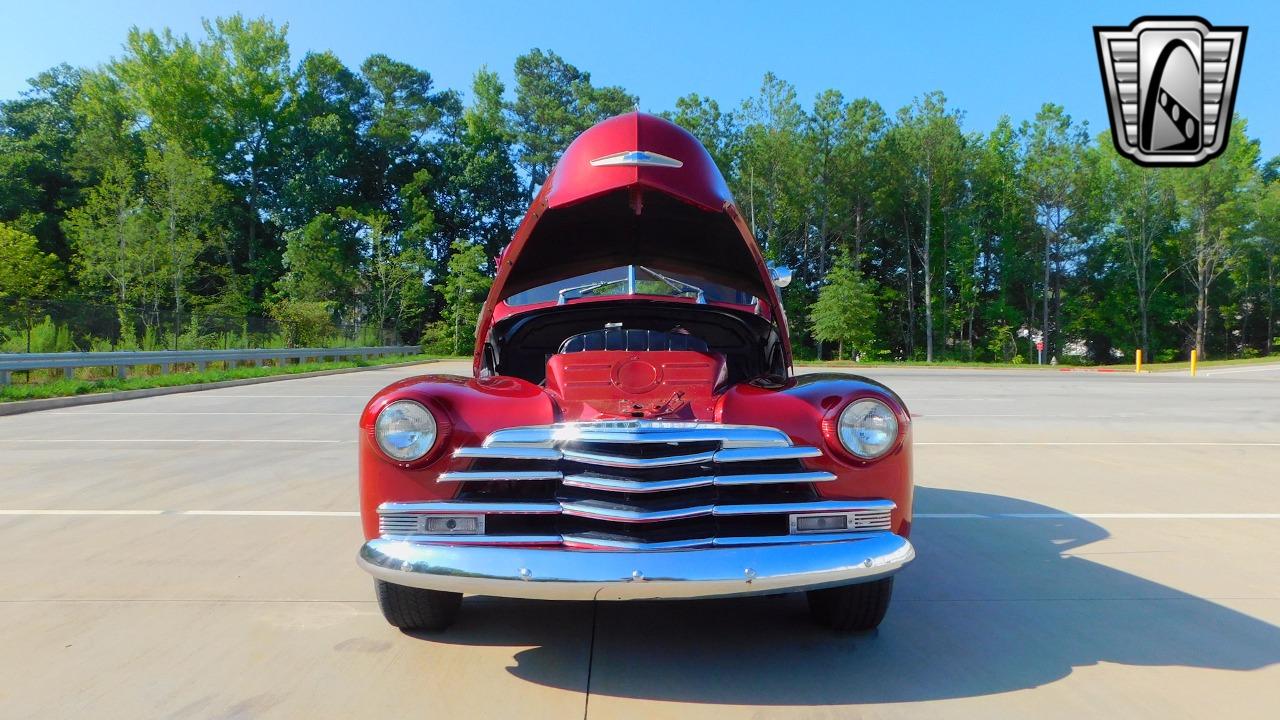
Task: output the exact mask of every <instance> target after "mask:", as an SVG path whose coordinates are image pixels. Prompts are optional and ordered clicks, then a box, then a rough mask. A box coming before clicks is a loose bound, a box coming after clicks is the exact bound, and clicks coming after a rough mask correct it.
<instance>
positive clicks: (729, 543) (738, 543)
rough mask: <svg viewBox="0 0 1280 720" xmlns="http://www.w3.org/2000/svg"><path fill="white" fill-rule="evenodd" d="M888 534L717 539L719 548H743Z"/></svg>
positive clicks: (868, 532) (874, 531)
mask: <svg viewBox="0 0 1280 720" xmlns="http://www.w3.org/2000/svg"><path fill="white" fill-rule="evenodd" d="M881 532H887V531H886V530H876V529H872V530H863V531H861V532H859V531H857V530H847V531H845V532H833V533H807V534H804V535H759V536H742V537H718V538H716V539H715V543H714V544H715V545H716V546H717V547H743V546H746V545H788V544H793V543H819V542H840V541H843V540H855V539H857V538H859V537H864V536H866V535H870V534H873V533H881Z"/></svg>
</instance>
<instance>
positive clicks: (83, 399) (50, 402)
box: [0, 360, 444, 416]
mask: <svg viewBox="0 0 1280 720" xmlns="http://www.w3.org/2000/svg"><path fill="white" fill-rule="evenodd" d="M435 362H444V361H442V360H410V361H408V362H400V363H388V364H386V365H371V366H369V367H353V368H334V369H332V370H315V371H313V372H305V373H293V374H284V375H267V376H264V377H256V378H244V379H242V380H221V381H219V382H210V383H193V384H191V385H173V386H170V387H158V388H143V389H141V390H120V391H117V392H106V393H89V394H86V395H68V396H66V397H56V398H41V399H39V400H16V401H14V402H6V403H0V416H4V415H21V414H23V413H29V412H36V411H38V410H56V409H58V408H67V407H76V406H78V405H97V404H99V403H109V402H116V401H118V400H136V399H138V398H149V397H159V396H160V395H177V394H178V393H189V392H199V391H201V390H218V389H221V388H232V387H240V386H242V385H258V384H261V383H269V382H280V381H282V380H298V379H301V378H311V377H323V376H325V375H345V374H346V373H354V372H365V371H367V370H386V369H389V368H400V367H410V366H413V365H426V364H428V363H435Z"/></svg>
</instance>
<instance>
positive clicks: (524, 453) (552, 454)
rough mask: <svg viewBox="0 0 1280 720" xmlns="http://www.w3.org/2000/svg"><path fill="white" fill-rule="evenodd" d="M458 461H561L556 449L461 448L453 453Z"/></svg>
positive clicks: (504, 446) (503, 446) (507, 446)
mask: <svg viewBox="0 0 1280 720" xmlns="http://www.w3.org/2000/svg"><path fill="white" fill-rule="evenodd" d="M453 456H454V457H455V458H458V459H472V460H535V461H549V462H555V461H557V460H559V459H561V457H562V456H561V454H560V451H559V450H556V449H555V448H537V447H512V446H509V445H502V446H498V447H460V448H458V449H457V450H454V451H453Z"/></svg>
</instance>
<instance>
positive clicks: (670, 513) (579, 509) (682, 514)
mask: <svg viewBox="0 0 1280 720" xmlns="http://www.w3.org/2000/svg"><path fill="white" fill-rule="evenodd" d="M715 508H716V506H715V505H691V506H689V507H682V508H670V509H667V510H631V509H629V508H626V507H620V506H611V505H607V504H604V503H601V502H599V501H598V500H581V501H576V502H562V503H560V509H561V512H562V513H564V514H565V515H570V516H573V517H583V518H592V519H595V520H613V521H615V522H625V523H645V522H658V521H660V520H683V519H684V518H692V517H703V516H705V515H711V514H713V513H714V511H715Z"/></svg>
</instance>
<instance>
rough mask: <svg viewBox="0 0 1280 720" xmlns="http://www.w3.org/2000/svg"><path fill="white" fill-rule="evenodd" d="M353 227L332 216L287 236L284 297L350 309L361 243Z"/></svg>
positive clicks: (281, 284)
mask: <svg viewBox="0 0 1280 720" xmlns="http://www.w3.org/2000/svg"><path fill="white" fill-rule="evenodd" d="M349 225H350V223H346V222H343V221H342V220H341V219H340V218H338V217H337V216H335V215H330V214H329V213H320V214H319V215H316V216H315V217H314V218H313V219H312V220H311V222H309V223H307V224H306V225H304V226H303V227H301V228H298V229H297V230H290V231H289V232H287V233H285V250H284V257H283V265H284V274H283V275H282V276H281V277H280V280H279V282H278V289H279V291H280V292H281V294H282V295H283V296H284V297H286V298H288V299H290V300H295V301H303V302H321V301H323V302H328V303H330V304H331V305H332V307H331V308H330V309H331V311H332V310H333V309H335V308H337V309H345V308H348V307H350V306H351V305H352V304H353V303H354V300H355V293H356V289H357V283H358V282H359V268H360V246H359V239H358V238H357V237H355V235H354V232H353V231H352V230H351V228H350V227H349Z"/></svg>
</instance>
